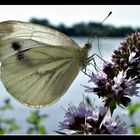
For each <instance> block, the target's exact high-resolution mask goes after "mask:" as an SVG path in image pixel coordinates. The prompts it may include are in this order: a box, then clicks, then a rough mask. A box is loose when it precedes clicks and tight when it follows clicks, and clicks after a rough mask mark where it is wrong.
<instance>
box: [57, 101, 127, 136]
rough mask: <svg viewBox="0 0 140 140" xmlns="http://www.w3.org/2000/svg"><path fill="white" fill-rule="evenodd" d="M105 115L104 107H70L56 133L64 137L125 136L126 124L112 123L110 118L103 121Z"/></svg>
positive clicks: (81, 104) (80, 105) (82, 104)
mask: <svg viewBox="0 0 140 140" xmlns="http://www.w3.org/2000/svg"><path fill="white" fill-rule="evenodd" d="M106 113H107V108H106V107H100V108H93V107H89V106H88V107H87V106H86V104H85V103H83V102H81V103H80V104H79V106H78V107H76V106H74V105H71V106H69V108H68V111H67V112H66V113H65V116H64V121H63V122H60V125H59V127H60V129H59V131H56V132H58V133H60V134H66V135H71V134H123V133H124V134H125V133H126V132H127V131H126V124H125V123H122V122H118V121H117V122H116V121H113V120H112V119H111V118H109V119H108V118H107V119H105V118H106V117H105V115H106ZM114 124H115V125H114ZM122 124H123V125H122ZM62 130H63V131H62Z"/></svg>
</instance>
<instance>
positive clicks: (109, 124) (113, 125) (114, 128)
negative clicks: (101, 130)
mask: <svg viewBox="0 0 140 140" xmlns="http://www.w3.org/2000/svg"><path fill="white" fill-rule="evenodd" d="M103 126H104V127H105V128H106V129H107V130H108V131H109V133H110V134H126V133H127V126H126V123H125V122H122V121H121V120H120V118H119V116H117V117H116V121H113V120H112V119H111V118H110V117H106V118H105V119H104V121H103Z"/></svg>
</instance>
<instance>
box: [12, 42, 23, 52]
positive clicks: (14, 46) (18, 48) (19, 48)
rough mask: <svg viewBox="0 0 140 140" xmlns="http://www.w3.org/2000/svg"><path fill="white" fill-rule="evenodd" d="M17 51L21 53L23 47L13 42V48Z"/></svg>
mask: <svg viewBox="0 0 140 140" xmlns="http://www.w3.org/2000/svg"><path fill="white" fill-rule="evenodd" d="M11 47H12V48H13V49H14V50H15V51H20V50H21V48H22V46H21V44H20V43H19V42H13V43H12V46H11Z"/></svg>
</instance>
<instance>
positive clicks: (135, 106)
mask: <svg viewBox="0 0 140 140" xmlns="http://www.w3.org/2000/svg"><path fill="white" fill-rule="evenodd" d="M139 108H140V104H139V103H136V104H133V105H132V104H131V105H130V106H129V107H128V114H129V115H130V116H132V115H133V114H134V113H135V112H136V111H137V110H138V109H139Z"/></svg>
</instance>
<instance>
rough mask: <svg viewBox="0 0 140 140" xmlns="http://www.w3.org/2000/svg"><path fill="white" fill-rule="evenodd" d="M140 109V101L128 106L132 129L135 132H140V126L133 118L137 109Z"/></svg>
mask: <svg viewBox="0 0 140 140" xmlns="http://www.w3.org/2000/svg"><path fill="white" fill-rule="evenodd" d="M139 109H140V103H135V104H130V105H129V107H128V110H127V111H128V115H129V118H130V121H131V126H130V129H131V130H132V131H133V133H134V134H140V127H138V126H137V125H139V124H136V122H135V121H134V119H133V115H135V114H136V113H137V111H138V110H139Z"/></svg>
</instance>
